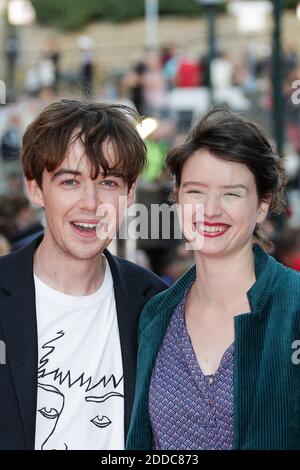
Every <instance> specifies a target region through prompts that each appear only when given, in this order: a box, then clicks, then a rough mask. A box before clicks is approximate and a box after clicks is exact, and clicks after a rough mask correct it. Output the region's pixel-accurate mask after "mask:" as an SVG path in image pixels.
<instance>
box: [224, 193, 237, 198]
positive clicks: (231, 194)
mask: <svg viewBox="0 0 300 470" xmlns="http://www.w3.org/2000/svg"><path fill="white" fill-rule="evenodd" d="M224 196H229V197H241V196H240V195H239V194H236V193H226V194H224Z"/></svg>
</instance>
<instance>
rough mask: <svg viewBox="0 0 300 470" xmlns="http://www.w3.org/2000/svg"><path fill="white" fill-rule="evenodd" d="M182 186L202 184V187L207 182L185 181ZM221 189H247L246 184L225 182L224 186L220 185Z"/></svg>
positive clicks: (204, 186) (206, 186)
mask: <svg viewBox="0 0 300 470" xmlns="http://www.w3.org/2000/svg"><path fill="white" fill-rule="evenodd" d="M182 186H183V187H184V188H185V187H187V186H202V187H203V188H208V184H205V183H201V182H200V181H186V182H185V183H183V185H182ZM220 188H222V189H245V190H246V191H247V190H248V188H247V186H245V185H244V184H226V185H224V186H220Z"/></svg>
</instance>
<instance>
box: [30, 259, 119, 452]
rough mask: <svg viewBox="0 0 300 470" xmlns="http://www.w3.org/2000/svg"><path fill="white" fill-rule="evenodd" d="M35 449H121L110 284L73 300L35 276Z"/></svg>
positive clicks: (115, 326)
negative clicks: (37, 348)
mask: <svg viewBox="0 0 300 470" xmlns="http://www.w3.org/2000/svg"><path fill="white" fill-rule="evenodd" d="M34 282H35V289H36V311H37V325H38V345H39V368H38V397H37V414H36V438H35V448H36V449H95V450H98V449H124V380H123V364H122V356H121V347H120V337H119V329H118V323H117V314H116V304H115V297H114V289H113V280H112V275H111V272H110V268H109V264H108V262H107V261H106V270H105V277H104V281H103V283H102V285H101V287H100V288H99V289H98V290H97V291H96V292H95V293H94V294H92V295H87V296H82V297H75V296H72V295H67V294H63V293H62V292H58V291H56V290H54V289H51V288H50V287H48V286H47V285H46V284H45V283H43V282H42V281H41V280H40V279H38V278H37V277H36V276H34Z"/></svg>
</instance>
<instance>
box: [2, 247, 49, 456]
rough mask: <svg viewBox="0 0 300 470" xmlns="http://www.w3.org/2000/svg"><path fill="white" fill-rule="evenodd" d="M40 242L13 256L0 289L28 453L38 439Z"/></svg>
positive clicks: (7, 347)
mask: <svg viewBox="0 0 300 470" xmlns="http://www.w3.org/2000/svg"><path fill="white" fill-rule="evenodd" d="M40 240H41V239H38V240H35V241H34V242H33V243H32V244H31V245H29V246H28V247H26V249H24V250H21V251H20V252H16V253H14V254H13V255H11V258H10V263H9V264H8V269H7V271H6V273H5V276H6V277H5V281H1V286H0V287H1V289H2V292H1V291H0V311H1V316H0V319H1V324H2V328H3V333H4V339H5V344H6V352H7V364H8V366H9V367H10V369H11V373H12V377H13V380H14V385H15V390H16V396H17V400H18V404H19V409H20V414H21V418H22V422H23V429H24V439H25V448H26V449H33V448H34V439H35V418H36V400H37V366H38V340H37V323H36V309H35V291H34V281H33V267H32V266H33V254H34V251H35V248H36V247H37V245H38V244H39V242H40ZM12 256H14V260H13V258H12ZM1 275H3V273H2V274H1Z"/></svg>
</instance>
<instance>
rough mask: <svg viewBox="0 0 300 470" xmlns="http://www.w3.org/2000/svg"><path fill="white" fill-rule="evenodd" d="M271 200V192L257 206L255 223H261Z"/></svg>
mask: <svg viewBox="0 0 300 470" xmlns="http://www.w3.org/2000/svg"><path fill="white" fill-rule="evenodd" d="M271 202H272V194H270V195H269V196H267V197H265V198H264V199H263V200H262V201H261V202H260V203H259V206H258V210H257V217H256V223H258V224H261V223H262V222H263V221H264V220H265V219H266V217H267V215H268V212H269V209H270V205H271Z"/></svg>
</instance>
